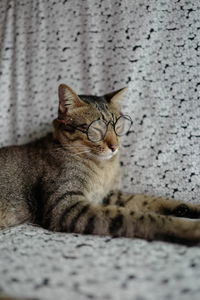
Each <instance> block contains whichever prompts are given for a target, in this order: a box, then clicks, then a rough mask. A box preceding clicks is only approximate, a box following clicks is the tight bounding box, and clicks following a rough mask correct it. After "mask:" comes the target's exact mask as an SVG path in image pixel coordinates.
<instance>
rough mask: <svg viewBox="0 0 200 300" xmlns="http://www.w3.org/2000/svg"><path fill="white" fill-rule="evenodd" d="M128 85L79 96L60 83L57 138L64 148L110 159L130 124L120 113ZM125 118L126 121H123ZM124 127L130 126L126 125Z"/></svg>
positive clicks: (97, 158)
mask: <svg viewBox="0 0 200 300" xmlns="http://www.w3.org/2000/svg"><path fill="white" fill-rule="evenodd" d="M125 90H126V88H124V89H120V90H118V91H116V92H113V93H111V94H107V95H104V96H101V97H98V96H86V95H77V94H76V93H75V92H74V91H73V90H72V89H71V88H70V87H68V86H67V85H64V84H61V85H60V86H59V89H58V95H59V109H58V118H57V119H56V120H54V127H55V137H56V139H57V140H58V141H59V142H60V143H61V144H62V146H63V147H64V148H66V149H67V148H68V149H69V150H70V152H74V153H75V154H77V155H84V156H87V157H91V158H93V159H96V160H107V159H111V158H112V157H113V156H115V154H116V153H117V152H118V150H119V146H120V143H119V139H120V136H121V135H122V134H124V133H125V131H127V130H128V129H129V128H128V127H130V125H131V119H130V117H128V116H123V115H122V114H121V112H120V104H119V102H120V99H121V98H122V94H123V93H124V92H125ZM124 121H125V124H124ZM124 126H127V128H126V127H124Z"/></svg>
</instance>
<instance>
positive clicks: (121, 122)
mask: <svg viewBox="0 0 200 300" xmlns="http://www.w3.org/2000/svg"><path fill="white" fill-rule="evenodd" d="M132 123H133V121H132V120H131V117H129V116H127V115H124V116H120V117H119V118H118V119H117V121H116V122H115V125H114V129H115V133H116V135H118V136H122V135H125V134H126V133H127V132H129V130H130V128H131V125H132Z"/></svg>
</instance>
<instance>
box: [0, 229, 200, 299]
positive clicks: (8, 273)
mask: <svg viewBox="0 0 200 300" xmlns="http://www.w3.org/2000/svg"><path fill="white" fill-rule="evenodd" d="M0 253H1V267H0V278H1V283H0V288H3V290H4V292H7V293H8V292H9V293H10V294H11V295H18V296H20V295H24V296H29V297H31V296H32V297H33V296H34V297H38V298H39V299H44V300H51V299H52V300H53V299H61V300H62V299H63V300H64V299H65V300H71V299H77V300H86V299H98V300H102V299H106V300H107V299H108V300H112V299H115V300H120V299H124V300H129V299H134V300H142V299H143V300H155V299H159V300H160V299H162V300H165V299H166V300H167V299H170V300H172V299H173V300H178V299H182V300H188V299H189V298H190V299H192V300H198V299H199V294H200V286H199V276H200V252H199V248H198V247H194V248H187V247H185V246H177V245H172V244H165V243H162V242H153V243H149V242H147V241H143V240H139V239H134V240H131V239H126V238H120V239H116V238H115V239H111V238H108V237H95V238H94V237H91V236H81V235H76V234H67V235H66V234H62V233H60V234H59V233H56V234H53V233H50V232H48V231H45V230H43V229H41V228H37V227H31V226H29V227H28V226H19V227H17V228H13V229H9V230H4V231H3V232H2V233H1V236H0Z"/></svg>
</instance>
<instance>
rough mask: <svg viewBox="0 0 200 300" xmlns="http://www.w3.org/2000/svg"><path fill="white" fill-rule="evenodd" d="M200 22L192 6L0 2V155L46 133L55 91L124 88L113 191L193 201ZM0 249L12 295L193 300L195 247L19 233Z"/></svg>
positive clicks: (199, 119)
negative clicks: (117, 186) (118, 175)
mask: <svg viewBox="0 0 200 300" xmlns="http://www.w3.org/2000/svg"><path fill="white" fill-rule="evenodd" d="M199 16H200V4H199V1H197V0H196V1H194V0H176V1H162V0H149V1H145V0H135V1H121V0H103V1H100V0H81V1H79V0H62V1H60V0H43V1H41V0H34V1H33V0H1V1H0V43H1V48H0V146H4V145H10V144H21V143H25V142H28V141H31V140H34V139H35V138H36V137H40V136H42V135H44V134H45V133H46V132H48V131H49V130H51V121H52V119H53V118H55V116H56V112H57V86H58V85H59V84H60V83H66V84H68V85H70V86H71V87H72V88H73V89H74V90H76V91H77V92H78V93H80V94H97V95H101V94H104V93H107V92H110V91H112V90H117V89H119V88H121V87H124V86H127V85H128V86H129V92H128V94H127V96H126V97H125V98H124V100H123V101H124V102H123V109H124V112H125V113H128V114H130V115H131V116H132V118H133V121H134V125H133V129H132V132H131V133H130V134H129V135H128V136H127V137H125V138H124V140H123V149H122V159H121V165H122V167H123V172H124V180H123V189H124V190H126V191H129V192H136V193H147V194H155V195H160V196H168V197H174V198H176V199H182V200H185V201H196V202H197V201H199V190H200V180H199V178H200V176H199V175H200V174H199V173H200V168H199V166H200V155H199V152H200V146H199V145H200V99H199V92H200V79H199V73H200V58H199V57H200V34H199V33H200V17H199ZM0 238H1V244H0V249H1V252H0V264H1V265H0V284H1V288H2V289H3V290H6V291H7V292H9V291H10V292H11V293H12V294H15V293H16V294H18V295H29V296H35V295H36V296H38V297H41V299H49V300H51V299H52V300H53V299H55V298H56V297H57V298H59V299H84V298H91V299H93V298H94V299H103V297H104V299H115V300H116V299H134V300H135V299H136V300H144V299H153V300H155V299H159V300H160V299H174V300H178V299H180V298H181V299H189V298H191V299H199V298H198V297H197V295H199V294H200V293H199V290H198V288H199V272H200V267H199V263H200V261H199V248H198V247H194V248H185V247H181V246H175V245H169V244H165V243H157V242H156V243H147V242H145V241H140V240H128V239H112V240H109V239H108V238H98V237H83V236H74V235H67V234H66V235H64V234H62V235H61V234H52V233H49V232H46V231H44V230H42V229H39V228H34V227H28V226H24V227H23V226H22V227H18V228H16V229H11V230H8V231H3V232H1V233H0ZM108 241H109V242H108ZM81 244H83V246H78V245H81ZM84 244H86V245H84ZM88 244H89V246H88Z"/></svg>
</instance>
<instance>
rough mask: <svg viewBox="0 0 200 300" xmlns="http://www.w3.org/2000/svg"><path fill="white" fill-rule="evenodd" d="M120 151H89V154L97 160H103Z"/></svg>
mask: <svg viewBox="0 0 200 300" xmlns="http://www.w3.org/2000/svg"><path fill="white" fill-rule="evenodd" d="M117 152H118V151H115V152H111V153H88V155H89V156H90V157H92V158H94V159H96V160H99V161H103V160H109V159H111V158H113V157H114V156H115V155H116V154H117Z"/></svg>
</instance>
